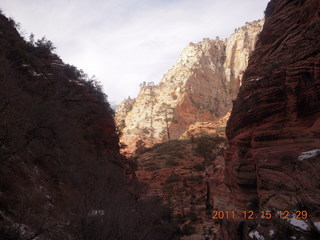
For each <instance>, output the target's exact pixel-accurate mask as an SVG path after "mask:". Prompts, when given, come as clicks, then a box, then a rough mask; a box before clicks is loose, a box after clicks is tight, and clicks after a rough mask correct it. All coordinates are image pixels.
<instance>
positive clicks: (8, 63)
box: [0, 13, 176, 240]
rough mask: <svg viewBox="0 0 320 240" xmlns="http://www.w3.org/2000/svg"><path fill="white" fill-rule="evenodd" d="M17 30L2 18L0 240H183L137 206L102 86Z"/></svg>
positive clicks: (151, 207)
mask: <svg viewBox="0 0 320 240" xmlns="http://www.w3.org/2000/svg"><path fill="white" fill-rule="evenodd" d="M15 27H16V24H15V22H14V21H13V20H12V19H8V18H6V17H5V16H3V15H2V14H1V13H0V159H1V167H0V239H6V240H17V239H19V240H28V239H42V240H56V239H68V240H72V239H88V240H99V239H128V240H133V239H141V238H145V239H159V240H160V239H176V238H175V235H174V234H173V233H174V232H175V230H176V227H175V226H172V225H171V224H169V223H168V221H167V220H166V219H165V218H164V217H163V216H164V215H166V216H168V210H167V209H166V208H163V207H161V203H160V202H159V201H158V202H157V201H153V202H152V201H149V202H148V201H143V202H142V201H137V199H138V198H139V194H138V193H139V192H138V191H137V190H136V189H137V188H136V184H137V183H136V181H135V182H134V181H131V180H130V179H129V178H128V177H127V176H126V174H129V172H130V170H131V173H132V172H133V170H132V168H130V167H129V164H128V162H127V160H126V159H123V157H122V156H121V155H120V153H119V137H118V135H117V134H116V127H115V123H114V119H113V110H112V109H111V108H110V105H109V103H108V102H107V101H106V96H105V95H104V94H103V92H102V91H101V88H100V87H99V84H97V83H96V82H95V81H92V80H91V79H88V77H87V76H86V74H84V73H83V71H81V70H78V69H77V68H76V67H74V66H72V65H68V64H65V63H63V61H62V60H61V59H60V58H59V57H58V56H57V55H56V54H54V53H53V52H52V50H53V49H54V47H53V44H52V42H50V41H48V40H46V39H45V38H42V39H40V40H38V41H36V42H34V41H32V42H26V41H25V40H24V39H23V38H22V37H21V36H20V35H19V33H18V31H17V30H16V28H15ZM155 209H156V210H155ZM150 212H152V213H153V214H150ZM128 213H130V214H128ZM132 213H135V214H132ZM160 222H161V226H160ZM114 229H117V231H114Z"/></svg>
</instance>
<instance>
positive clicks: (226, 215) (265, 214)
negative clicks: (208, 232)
mask: <svg viewBox="0 0 320 240" xmlns="http://www.w3.org/2000/svg"><path fill="white" fill-rule="evenodd" d="M275 218H278V219H290V218H296V219H300V220H305V219H307V218H308V212H307V211H305V210H303V211H300V210H295V211H288V210H283V211H268V210H265V211H252V210H248V211H242V212H236V211H229V210H227V211H218V210H215V211H212V217H211V219H213V220H216V219H221V220H222V219H249V220H254V219H267V220H269V219H275Z"/></svg>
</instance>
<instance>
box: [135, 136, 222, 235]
mask: <svg viewBox="0 0 320 240" xmlns="http://www.w3.org/2000/svg"><path fill="white" fill-rule="evenodd" d="M226 143H227V141H226V138H225V135H224V133H221V134H220V135H218V134H216V133H214V134H207V133H203V132H202V134H201V135H198V136H197V137H195V138H191V139H187V140H171V141H167V142H164V143H160V144H155V145H154V146H153V147H152V148H150V149H145V151H143V153H142V154H139V155H137V156H136V157H137V158H136V160H137V164H138V168H137V172H136V174H137V178H138V179H139V180H140V181H141V182H144V183H145V186H144V189H145V194H144V195H143V196H144V197H145V198H150V197H153V196H159V197H161V198H162V199H163V201H164V202H165V203H167V204H169V205H170V206H171V207H172V208H173V216H174V218H175V219H176V220H177V221H178V222H179V224H180V228H181V229H182V235H187V236H184V237H183V238H182V239H204V238H205V237H210V238H212V234H214V233H217V232H218V230H219V224H218V223H213V222H212V220H211V216H212V215H211V213H210V211H211V210H212V209H222V208H226V207H227V205H228V203H227V202H226V201H225V199H226V195H228V189H227V188H226V185H225V184H224V182H225V181H224V158H223V152H224V149H225V148H226Z"/></svg>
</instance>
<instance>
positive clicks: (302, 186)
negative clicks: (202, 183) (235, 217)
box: [222, 0, 320, 239]
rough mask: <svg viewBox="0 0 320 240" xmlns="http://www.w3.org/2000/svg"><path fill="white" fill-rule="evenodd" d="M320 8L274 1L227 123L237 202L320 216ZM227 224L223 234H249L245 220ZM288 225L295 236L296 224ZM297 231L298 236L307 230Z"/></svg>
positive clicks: (229, 173)
mask: <svg viewBox="0 0 320 240" xmlns="http://www.w3.org/2000/svg"><path fill="white" fill-rule="evenodd" d="M319 12H320V2H319V1H313V0H306V1H300V0H293V1H292V0H290V1H289V0H285V1H283V0H271V1H270V3H269V4H268V7H267V9H266V12H265V13H266V21H265V25H264V27H263V30H262V32H261V34H260V38H259V40H258V42H257V45H256V49H255V51H254V53H253V54H252V56H251V58H250V61H249V66H248V68H247V70H246V72H245V74H244V77H243V81H242V82H243V84H242V86H241V89H240V92H239V96H238V98H237V100H236V101H235V103H234V107H233V110H232V114H231V117H230V120H229V122H228V126H227V136H228V140H229V144H230V147H229V148H228V150H227V153H226V174H225V176H226V181H227V184H228V186H229V187H230V189H231V191H232V196H233V204H234V207H235V208H240V209H252V210H255V209H259V208H260V209H264V210H270V211H271V210H274V211H277V210H282V211H283V210H290V211H291V212H292V211H295V210H297V209H304V210H307V211H308V212H309V217H308V220H312V221H319V220H317V217H316V215H319V209H320V204H319V203H320V186H319V182H320V176H319V171H320V161H319V160H320V157H319V152H317V151H315V150H317V149H318V150H319V149H320V138H319V136H320V77H319V76H320V75H319V74H320V53H319V50H320V15H319ZM308 151H311V152H309V153H304V152H308ZM227 224H229V225H228V226H226V228H225V232H224V234H225V235H224V237H223V238H222V239H243V237H244V235H242V236H240V235H241V234H247V233H244V232H243V231H242V232H241V231H239V229H241V230H243V226H244V225H243V222H242V223H237V224H238V225H237V224H236V225H237V226H238V231H236V227H235V228H234V229H233V230H234V232H231V229H232V228H231V227H230V223H227ZM239 226H241V227H239ZM256 226H257V225H256ZM251 229H252V227H251ZM310 229H311V227H309V230H310ZM247 230H248V228H247ZM273 230H275V229H273ZM280 230H281V229H280ZM280 230H279V229H278V230H277V231H278V232H276V234H280V233H281V231H280ZM282 230H283V229H282ZM287 230H288V232H287V235H286V239H289V237H290V234H293V233H292V232H293V230H292V227H291V228H290V227H288V228H287ZM298 230H299V229H298ZM279 231H280V232H279ZM240 232H241V234H240ZM298 232H300V233H295V234H296V235H295V236H296V237H298V238H299V239H307V237H308V236H309V235H308V234H309V233H307V231H303V230H301V229H300V230H299V231H298ZM301 232H302V233H301ZM236 233H238V235H239V234H240V235H239V236H238V238H237V237H235V236H236V235H237V234H236ZM314 234H315V233H314ZM299 236H300V237H299ZM317 236H318V237H319V234H318V235H317ZM264 237H265V238H266V239H268V236H266V235H264ZM318 237H316V238H308V239H318ZM275 239H284V238H275Z"/></svg>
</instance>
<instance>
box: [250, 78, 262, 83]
mask: <svg viewBox="0 0 320 240" xmlns="http://www.w3.org/2000/svg"><path fill="white" fill-rule="evenodd" d="M262 79H263V78H251V79H249V80H248V81H249V82H254V81H256V82H258V81H260V80H262Z"/></svg>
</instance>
